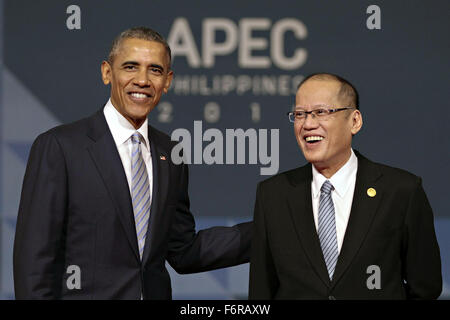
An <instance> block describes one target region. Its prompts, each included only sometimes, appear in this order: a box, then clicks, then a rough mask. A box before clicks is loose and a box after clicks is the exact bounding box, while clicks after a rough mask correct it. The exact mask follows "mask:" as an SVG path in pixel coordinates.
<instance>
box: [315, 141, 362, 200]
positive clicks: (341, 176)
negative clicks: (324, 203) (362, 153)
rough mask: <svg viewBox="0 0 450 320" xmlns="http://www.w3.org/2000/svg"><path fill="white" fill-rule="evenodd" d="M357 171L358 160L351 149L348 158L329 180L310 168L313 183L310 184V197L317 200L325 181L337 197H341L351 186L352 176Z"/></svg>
mask: <svg viewBox="0 0 450 320" xmlns="http://www.w3.org/2000/svg"><path fill="white" fill-rule="evenodd" d="M357 170H358V158H357V157H356V155H355V153H354V152H353V149H351V155H350V158H349V159H348V160H347V162H346V163H345V164H344V165H343V166H342V168H340V169H339V170H338V171H337V172H336V173H335V174H334V175H333V176H332V177H331V178H330V179H327V178H326V177H325V176H323V175H322V174H321V173H320V172H319V171H317V169H316V168H315V167H314V165H313V166H312V174H313V181H312V184H311V190H312V195H313V197H314V198H317V197H318V196H319V195H320V188H321V187H322V184H323V183H324V182H325V181H326V180H330V182H331V184H332V185H333V187H334V190H335V191H336V193H337V195H338V196H339V197H341V198H342V197H343V196H344V195H345V194H346V193H347V190H348V188H349V186H350V184H351V177H352V175H356V171H357Z"/></svg>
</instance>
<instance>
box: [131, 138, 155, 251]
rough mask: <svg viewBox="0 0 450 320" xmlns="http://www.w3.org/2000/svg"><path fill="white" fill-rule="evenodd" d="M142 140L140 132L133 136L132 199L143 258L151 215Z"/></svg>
mask: <svg viewBox="0 0 450 320" xmlns="http://www.w3.org/2000/svg"><path fill="white" fill-rule="evenodd" d="M142 140H144V139H143V137H142V136H141V135H140V134H139V133H138V132H135V133H134V134H133V135H132V136H131V142H132V148H131V201H132V203H133V212H134V222H135V225H136V234H137V240H138V245H139V255H140V257H141V259H142V254H143V252H144V245H145V237H146V235H147V227H148V218H149V216H150V184H149V181H148V174H147V167H146V165H145V162H144V159H143V157H142V152H141V141H142Z"/></svg>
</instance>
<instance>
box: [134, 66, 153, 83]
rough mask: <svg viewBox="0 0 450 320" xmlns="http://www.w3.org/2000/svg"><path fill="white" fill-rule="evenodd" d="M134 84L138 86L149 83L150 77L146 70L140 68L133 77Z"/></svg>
mask: <svg viewBox="0 0 450 320" xmlns="http://www.w3.org/2000/svg"><path fill="white" fill-rule="evenodd" d="M134 82H135V84H137V85H138V86H140V87H147V86H149V85H150V78H149V76H148V73H147V71H146V70H141V71H139V72H138V74H137V75H136V77H135V78H134Z"/></svg>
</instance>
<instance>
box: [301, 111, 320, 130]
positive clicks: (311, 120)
mask: <svg viewBox="0 0 450 320" xmlns="http://www.w3.org/2000/svg"><path fill="white" fill-rule="evenodd" d="M318 126H319V121H318V120H317V117H316V116H314V115H313V114H312V113H307V114H306V117H305V120H303V128H304V129H315V128H317V127H318Z"/></svg>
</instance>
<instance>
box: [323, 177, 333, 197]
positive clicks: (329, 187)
mask: <svg viewBox="0 0 450 320" xmlns="http://www.w3.org/2000/svg"><path fill="white" fill-rule="evenodd" d="M333 189H334V187H333V185H332V184H331V182H330V181H329V180H326V181H325V182H324V183H323V185H322V188H320V191H321V192H323V193H325V194H330V193H331V190H333Z"/></svg>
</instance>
